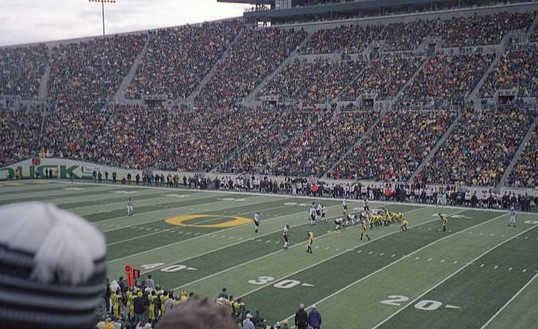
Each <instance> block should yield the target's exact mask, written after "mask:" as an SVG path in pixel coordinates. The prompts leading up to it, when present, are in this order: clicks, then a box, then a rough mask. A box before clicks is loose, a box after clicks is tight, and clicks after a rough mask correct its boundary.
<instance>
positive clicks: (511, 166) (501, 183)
mask: <svg viewBox="0 0 538 329" xmlns="http://www.w3.org/2000/svg"><path fill="white" fill-rule="evenodd" d="M537 124H538V118H536V117H535V118H534V122H533V123H532V125H531V127H530V128H529V130H528V131H527V134H526V135H525V138H523V140H522V141H521V144H519V147H518V148H517V151H516V153H515V154H514V157H513V158H512V160H511V161H510V164H509V165H508V167H506V170H505V171H504V174H503V176H502V177H501V180H500V181H499V183H498V184H497V186H496V187H497V188H501V187H504V186H506V185H507V184H506V183H507V182H508V178H509V177H510V173H511V172H512V169H514V166H515V165H516V163H517V160H518V159H519V157H520V156H521V153H523V150H524V149H525V145H527V142H528V141H529V139H531V137H532V134H533V132H534V129H535V127H536V125H537Z"/></svg>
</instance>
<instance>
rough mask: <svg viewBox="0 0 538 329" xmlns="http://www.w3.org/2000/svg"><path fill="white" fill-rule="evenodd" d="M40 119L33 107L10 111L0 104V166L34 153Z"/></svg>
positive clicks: (37, 143) (26, 157) (37, 142)
mask: <svg viewBox="0 0 538 329" xmlns="http://www.w3.org/2000/svg"><path fill="white" fill-rule="evenodd" d="M42 121H43V120H42V117H41V114H40V112H39V110H36V109H35V108H30V109H26V110H17V111H12V110H8V109H5V108H2V107H1V106H0V141H1V142H0V166H2V167H3V166H6V165H9V164H12V163H14V162H18V161H22V160H26V159H28V158H29V157H31V156H32V155H35V154H36V151H37V149H38V145H39V134H40V130H41V123H42Z"/></svg>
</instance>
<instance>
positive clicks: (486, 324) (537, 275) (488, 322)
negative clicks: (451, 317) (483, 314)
mask: <svg viewBox="0 0 538 329" xmlns="http://www.w3.org/2000/svg"><path fill="white" fill-rule="evenodd" d="M536 277H538V273H536V274H535V275H534V276H533V277H532V278H531V279H530V280H529V282H527V283H526V284H525V285H524V286H523V287H521V289H519V291H518V292H517V293H516V294H515V295H514V296H512V298H510V300H509V301H507V302H506V303H505V304H504V305H503V306H502V307H501V308H500V309H499V310H498V311H497V312H496V313H495V314H493V316H492V317H491V318H489V320H488V321H487V322H486V323H484V325H483V326H482V327H480V329H484V328H486V327H487V326H488V325H489V324H490V323H491V321H493V320H494V319H495V318H496V317H497V316H498V315H499V314H501V312H502V311H504V309H505V308H506V307H507V306H508V305H510V303H511V302H512V301H513V300H514V299H516V298H517V296H519V294H521V293H522V292H523V291H524V290H525V289H526V288H527V287H528V286H529V285H530V284H531V283H532V281H534V279H536Z"/></svg>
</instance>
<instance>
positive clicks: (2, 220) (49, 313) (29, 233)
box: [0, 202, 106, 329]
mask: <svg viewBox="0 0 538 329" xmlns="http://www.w3.org/2000/svg"><path fill="white" fill-rule="evenodd" d="M105 257H106V243H105V239H104V237H103V235H102V234H101V233H100V232H99V231H98V230H97V229H96V228H95V227H94V226H92V225H91V224H89V223H88V222H87V221H86V220H84V219H82V218H81V217H79V216H77V215H75V214H72V213H70V212H67V211H64V210H61V209H58V208H57V207H56V206H54V205H53V204H45V203H39V202H28V203H19V204H11V205H7V206H3V207H0V328H23V329H34V328H36V329H37V328H39V329H46V328H54V329H67V328H69V329H75V328H77V329H86V328H88V329H89V328H95V323H96V317H95V316H96V315H95V314H96V312H95V310H96V307H97V305H98V303H99V301H100V298H102V296H103V293H104V289H105V275H106V269H105V265H106V263H105Z"/></svg>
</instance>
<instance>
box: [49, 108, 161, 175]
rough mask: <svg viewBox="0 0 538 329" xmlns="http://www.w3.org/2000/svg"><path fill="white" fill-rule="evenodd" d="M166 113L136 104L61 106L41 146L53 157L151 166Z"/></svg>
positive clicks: (125, 166)
mask: <svg viewBox="0 0 538 329" xmlns="http://www.w3.org/2000/svg"><path fill="white" fill-rule="evenodd" d="M166 114H167V112H166V111H165V110H164V109H160V108H153V109H149V108H147V107H142V106H136V105H115V106H111V107H108V108H106V109H96V108H88V107H76V108H58V109H57V110H54V111H51V112H50V113H49V115H48V117H47V120H46V123H45V125H44V130H43V138H42V141H41V148H42V149H43V150H46V151H48V152H49V153H52V156H60V155H61V156H62V157H66V158H69V159H75V160H87V161H93V162H97V163H101V164H105V165H111V166H118V167H123V168H128V169H141V168H147V167H148V166H151V165H152V164H153V159H154V156H155V155H156V152H158V149H159V148H160V146H159V145H157V144H156V143H155V140H154V133H155V129H156V128H158V127H162V126H164V125H165V123H166V120H167V119H168V117H167V115H166Z"/></svg>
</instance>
